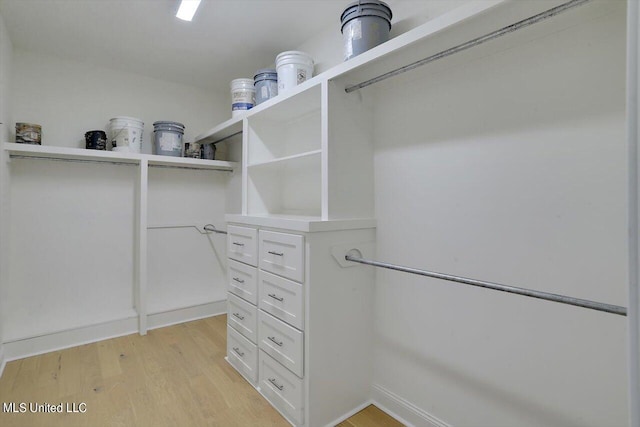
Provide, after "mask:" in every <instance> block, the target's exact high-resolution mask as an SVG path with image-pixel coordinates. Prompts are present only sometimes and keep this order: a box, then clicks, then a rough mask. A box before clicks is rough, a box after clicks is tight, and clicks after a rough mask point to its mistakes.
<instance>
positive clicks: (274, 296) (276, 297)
mask: <svg viewBox="0 0 640 427" xmlns="http://www.w3.org/2000/svg"><path fill="white" fill-rule="evenodd" d="M268 295H269V296H270V297H271V298H273V299H275V300H278V301H284V297H279V296H276V294H268Z"/></svg>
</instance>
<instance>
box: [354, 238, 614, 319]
mask: <svg viewBox="0 0 640 427" xmlns="http://www.w3.org/2000/svg"><path fill="white" fill-rule="evenodd" d="M344 259H346V260H347V261H352V262H357V263H360V264H366V265H373V266H375V267H382V268H388V269H390V270H396V271H402V272H404V273H411V274H418V275H420V276H427V277H433V278H435V279H442V280H448V281H450V282H457V283H463V284H465V285H471V286H478V287H481V288H487V289H493V290H495V291H502V292H508V293H511V294H517V295H524V296H527V297H531V298H538V299H543V300H547V301H553V302H559V303H562V304H569V305H575V306H578V307H584V308H589V309H591V310H597V311H604V312H606V313H612V314H617V315H620V316H626V315H627V309H626V307H621V306H619V305H612V304H605V303H602V302H596V301H590V300H585V299H580V298H574V297H569V296H565V295H558V294H552V293H549V292H542V291H536V290H533V289H525V288H518V287H515V286H508V285H501V284H499V283H493V282H485V281H483V280H475V279H469V278H466V277H459V276H453V275H450V274H443V273H436V272H433V271H427V270H419V269H417V268H411V267H404V266H402V265H396V264H389V263H386V262H380V261H373V260H370V259H364V258H362V254H361V253H360V251H359V250H357V249H352V250H350V251H349V252H348V253H347V255H346V256H345V257H344Z"/></svg>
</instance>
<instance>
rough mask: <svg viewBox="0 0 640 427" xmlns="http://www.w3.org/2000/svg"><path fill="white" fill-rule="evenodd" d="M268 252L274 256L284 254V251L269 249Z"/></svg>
mask: <svg viewBox="0 0 640 427" xmlns="http://www.w3.org/2000/svg"><path fill="white" fill-rule="evenodd" d="M269 253H270V254H271V255H275V256H284V252H276V251H269Z"/></svg>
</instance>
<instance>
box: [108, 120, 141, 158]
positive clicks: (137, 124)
mask: <svg viewBox="0 0 640 427" xmlns="http://www.w3.org/2000/svg"><path fill="white" fill-rule="evenodd" d="M143 130H144V122H143V121H142V120H140V119H136V118H134V117H124V116H120V117H114V118H113V119H111V120H109V140H110V141H111V147H112V150H113V151H124V152H129V153H139V152H140V149H141V147H142V131H143Z"/></svg>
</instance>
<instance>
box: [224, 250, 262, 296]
mask: <svg viewBox="0 0 640 427" xmlns="http://www.w3.org/2000/svg"><path fill="white" fill-rule="evenodd" d="M227 290H228V291H229V292H232V293H234V294H236V295H237V296H239V297H240V298H242V299H244V300H246V301H249V302H250V303H251V304H254V305H255V304H258V270H257V269H256V268H255V267H251V266H249V265H246V264H243V263H241V262H238V261H234V260H232V259H230V260H229V266H228V268H227Z"/></svg>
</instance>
